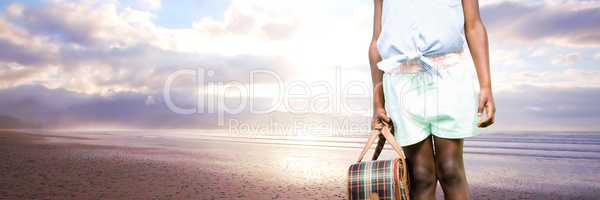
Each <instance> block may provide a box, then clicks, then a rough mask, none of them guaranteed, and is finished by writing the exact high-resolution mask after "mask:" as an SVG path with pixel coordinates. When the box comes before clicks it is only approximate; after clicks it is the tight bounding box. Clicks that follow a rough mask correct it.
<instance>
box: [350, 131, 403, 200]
mask: <svg viewBox="0 0 600 200" xmlns="http://www.w3.org/2000/svg"><path fill="white" fill-rule="evenodd" d="M379 135H383V137H384V139H385V140H387V141H388V142H390V144H391V145H392V147H393V149H394V151H396V153H398V155H399V158H397V159H393V160H375V159H376V157H377V156H374V158H373V159H374V160H372V161H368V162H361V161H362V159H363V157H364V155H365V154H366V152H367V151H368V150H369V148H370V147H371V145H372V144H373V141H374V140H375V138H377V137H379ZM382 139H383V138H382ZM382 139H380V140H382ZM380 144H382V143H380ZM381 147H382V146H381ZM381 147H378V149H379V148H381ZM376 155H378V153H377V154H376ZM348 196H349V199H350V200H362V199H382V200H383V199H389V200H392V199H393V200H408V199H410V196H409V182H408V170H407V168H406V159H405V156H404V152H403V151H402V148H401V147H400V146H399V145H398V144H397V143H396V141H395V140H394V137H393V135H392V134H391V133H390V129H389V128H388V126H387V125H386V126H384V128H383V129H382V130H381V131H377V130H374V131H373V132H372V133H371V136H370V137H369V140H368V141H367V144H366V145H365V147H364V148H363V150H362V152H361V154H360V156H359V158H358V162H357V163H355V164H352V165H350V168H349V170H348Z"/></svg>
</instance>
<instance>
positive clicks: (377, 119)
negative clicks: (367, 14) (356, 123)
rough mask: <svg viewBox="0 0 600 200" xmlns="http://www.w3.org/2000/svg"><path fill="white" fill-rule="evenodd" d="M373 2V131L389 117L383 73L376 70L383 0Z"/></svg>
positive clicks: (388, 120) (371, 60)
mask: <svg viewBox="0 0 600 200" xmlns="http://www.w3.org/2000/svg"><path fill="white" fill-rule="evenodd" d="M374 1H375V6H374V7H375V12H374V19H373V37H372V38H371V45H370V46H369V64H370V65H371V80H372V82H373V119H372V122H371V127H372V128H373V129H380V128H381V125H382V124H381V120H385V121H387V122H390V119H389V117H387V115H386V113H385V107H384V105H385V100H384V98H383V87H382V84H381V80H382V78H383V72H382V71H381V70H379V69H378V68H377V63H378V62H379V61H381V56H380V55H379V51H378V50H377V39H379V34H380V33H381V12H382V7H383V0H374Z"/></svg>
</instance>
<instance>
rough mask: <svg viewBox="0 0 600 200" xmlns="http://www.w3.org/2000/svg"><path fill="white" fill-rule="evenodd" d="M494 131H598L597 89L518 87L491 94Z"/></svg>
mask: <svg viewBox="0 0 600 200" xmlns="http://www.w3.org/2000/svg"><path fill="white" fill-rule="evenodd" d="M495 101H496V104H497V105H496V106H497V117H496V119H497V120H496V125H495V126H496V127H495V128H494V129H496V130H553V131H565V130H569V131H573V130H579V131H594V130H599V129H600V125H599V124H598V123H597V122H598V121H599V120H600V116H599V115H598V113H599V112H600V106H599V105H598V104H597V103H595V102H597V101H600V88H599V87H592V88H583V87H576V88H556V87H555V88H548V87H539V86H533V85H528V84H521V85H519V86H518V87H516V88H515V89H514V90H511V91H502V92H497V93H496V94H495Z"/></svg>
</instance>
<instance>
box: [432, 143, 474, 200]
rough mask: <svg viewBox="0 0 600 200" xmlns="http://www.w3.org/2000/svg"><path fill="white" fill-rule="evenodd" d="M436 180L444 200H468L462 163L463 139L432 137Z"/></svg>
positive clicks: (467, 186) (467, 187)
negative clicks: (438, 181)
mask: <svg viewBox="0 0 600 200" xmlns="http://www.w3.org/2000/svg"><path fill="white" fill-rule="evenodd" d="M433 138H434V145H435V162H436V169H437V175H438V179H439V180H440V185H441V186H442V190H443V191H444V198H445V199H446V200H454V199H460V200H464V199H470V197H469V184H468V183H467V176H466V174H465V167H464V163H463V139H445V138H440V137H436V136H433Z"/></svg>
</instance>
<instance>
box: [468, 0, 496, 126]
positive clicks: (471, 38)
mask: <svg viewBox="0 0 600 200" xmlns="http://www.w3.org/2000/svg"><path fill="white" fill-rule="evenodd" d="M462 4H463V11H464V14H465V37H466V39H467V44H468V45H469V49H470V52H471V57H472V58H473V62H474V63H475V68H476V70H477V77H478V79H479V87H480V94H479V107H478V110H477V112H478V113H480V114H481V113H483V111H484V110H485V113H486V115H487V118H486V119H485V120H483V121H481V122H480V123H479V127H487V126H489V125H492V124H493V123H494V115H495V113H496V106H495V105H494V98H493V96H492V83H491V82H492V81H491V77H490V61H489V50H488V37H487V32H486V30H485V26H484V25H483V22H481V17H480V15H479V3H478V0H462Z"/></svg>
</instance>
